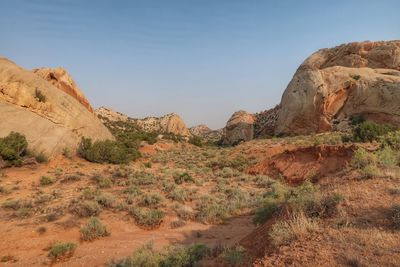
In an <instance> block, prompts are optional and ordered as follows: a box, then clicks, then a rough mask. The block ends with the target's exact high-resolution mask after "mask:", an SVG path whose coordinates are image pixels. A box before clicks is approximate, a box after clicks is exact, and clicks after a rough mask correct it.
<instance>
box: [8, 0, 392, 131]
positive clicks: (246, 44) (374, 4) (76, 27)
mask: <svg viewBox="0 0 400 267" xmlns="http://www.w3.org/2000/svg"><path fill="white" fill-rule="evenodd" d="M0 25H1V26H0V36H1V39H0V55H2V56H5V57H7V58H9V59H11V60H13V61H14V62H16V63H17V64H19V65H21V66H23V67H25V68H28V69H30V68H34V67H40V66H50V67H56V66H62V67H64V68H66V69H67V70H68V71H69V72H70V73H71V75H72V77H73V78H74V79H75V81H76V82H77V83H78V85H79V87H80V88H81V89H82V90H83V91H84V93H85V94H86V96H87V98H88V99H89V101H90V102H91V103H92V105H93V106H94V107H99V106H108V107H111V108H114V109H116V110H118V111H121V112H123V113H126V114H128V115H130V116H132V117H144V116H150V115H156V116H158V115H162V114H165V113H169V112H176V113H178V114H180V115H181V117H182V118H183V119H184V120H185V121H186V123H187V125H188V126H193V125H196V124H200V123H206V124H208V125H209V126H210V127H212V128H220V127H223V126H224V124H225V122H226V121H227V119H228V118H229V117H230V115H231V114H232V113H233V112H234V111H236V110H239V109H244V110H248V111H250V112H257V111H261V110H264V109H267V108H270V107H273V106H274V105H275V104H278V103H279V101H280V98H281V95H282V92H283V90H284V89H285V88H286V85H287V84H288V82H289V81H290V79H291V77H292V76H293V73H294V72H295V70H296V68H297V67H298V65H299V64H300V63H301V62H302V61H303V60H304V59H305V58H306V57H307V56H308V55H309V54H311V53H312V52H313V51H315V50H317V49H319V48H324V47H332V46H335V45H339V44H341V43H346V42H351V41H363V40H392V39H400V1H398V0H393V1H390V0H387V1H385V0H375V1H372V0H363V1H362V0H359V1H356V0H353V1H352V0H347V1H346V0H342V1H333V0H332V1H323V0H320V1H294V0H293V1H277V0H276V1H266V0H265V1H261V0H247V1H245V0H241V1H235V0H226V1H223V0H158V1H156V0H146V1H145V0H143V1H134V0H132V1H111V0H109V1H101V0H97V1H95V0H93V1H87V0H76V1H73V0H53V1H45V0H40V1H39V0H35V1H33V0H25V1H20V0H2V1H1V3H0Z"/></svg>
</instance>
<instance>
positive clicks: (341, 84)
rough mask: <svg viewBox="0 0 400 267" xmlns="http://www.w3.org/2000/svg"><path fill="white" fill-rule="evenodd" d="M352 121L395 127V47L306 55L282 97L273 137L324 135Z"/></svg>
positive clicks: (398, 68) (398, 77) (363, 46)
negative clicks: (357, 118)
mask: <svg viewBox="0 0 400 267" xmlns="http://www.w3.org/2000/svg"><path fill="white" fill-rule="evenodd" d="M354 115H362V116H364V117H365V118H366V119H370V120H374V121H379V122H386V123H391V124H394V125H400V41H388V42H360V43H349V44H345V45H340V46H337V47H334V48H330V49H321V50H319V51H317V52H316V53H314V54H312V55H311V56H310V57H309V58H307V59H306V60H305V61H304V63H303V64H302V65H301V66H300V67H299V68H298V70H297V71H296V73H295V75H294V77H293V79H292V80H291V82H290V83H289V85H288V87H287V88H286V90H285V92H284V94H283V96H282V101H281V108H280V110H279V113H278V121H277V124H276V128H275V133H287V134H307V133H314V132H324V131H330V130H332V129H334V127H335V126H336V125H341V124H342V122H344V121H347V120H348V119H349V118H350V117H351V116H354Z"/></svg>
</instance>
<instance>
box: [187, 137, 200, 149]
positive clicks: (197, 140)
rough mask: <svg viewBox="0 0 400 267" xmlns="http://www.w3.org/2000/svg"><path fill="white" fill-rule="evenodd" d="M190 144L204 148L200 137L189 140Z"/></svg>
mask: <svg viewBox="0 0 400 267" xmlns="http://www.w3.org/2000/svg"><path fill="white" fill-rule="evenodd" d="M189 143H190V144H192V145H195V146H198V147H202V146H203V142H202V140H201V138H200V137H198V136H195V135H194V136H192V137H190V138H189Z"/></svg>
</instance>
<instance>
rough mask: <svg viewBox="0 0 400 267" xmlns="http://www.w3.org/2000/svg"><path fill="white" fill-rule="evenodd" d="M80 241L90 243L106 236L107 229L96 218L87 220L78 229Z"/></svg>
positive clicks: (107, 233)
mask: <svg viewBox="0 0 400 267" xmlns="http://www.w3.org/2000/svg"><path fill="white" fill-rule="evenodd" d="M80 233H81V239H82V240H84V241H92V240H94V239H97V238H100V237H104V236H108V235H110V233H109V232H108V231H107V227H106V226H105V225H103V224H102V223H101V221H100V220H99V219H98V218H96V217H91V218H89V221H88V222H87V223H86V225H85V226H83V227H82V228H81V229H80Z"/></svg>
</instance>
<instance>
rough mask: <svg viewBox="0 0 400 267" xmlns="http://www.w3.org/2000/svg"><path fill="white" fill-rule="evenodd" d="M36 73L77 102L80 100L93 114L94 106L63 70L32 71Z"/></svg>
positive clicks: (41, 69)
mask: <svg viewBox="0 0 400 267" xmlns="http://www.w3.org/2000/svg"><path fill="white" fill-rule="evenodd" d="M32 71H33V72H34V73H36V74H37V75H39V76H40V77H42V78H43V79H45V80H46V81H48V82H50V83H51V84H52V85H54V86H56V87H57V88H58V89H61V90H63V91H64V92H65V93H67V94H69V95H70V96H72V97H73V98H75V99H76V100H78V101H79V102H80V103H81V104H82V105H83V106H85V107H86V108H87V109H88V110H89V111H90V112H93V108H92V106H90V103H89V101H88V100H87V99H86V97H85V96H84V94H83V93H82V91H81V90H80V89H79V88H78V86H77V85H76V84H75V82H74V80H72V78H71V76H70V75H69V74H68V72H67V71H65V70H64V69H63V68H37V69H33V70H32Z"/></svg>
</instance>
